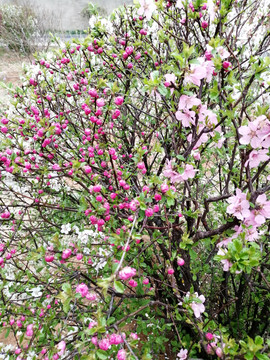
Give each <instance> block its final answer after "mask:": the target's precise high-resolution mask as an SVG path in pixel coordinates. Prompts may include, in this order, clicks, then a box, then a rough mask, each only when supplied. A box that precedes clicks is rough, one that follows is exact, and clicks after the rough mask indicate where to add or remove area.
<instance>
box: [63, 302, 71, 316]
mask: <svg viewBox="0 0 270 360" xmlns="http://www.w3.org/2000/svg"><path fill="white" fill-rule="evenodd" d="M70 302H71V298H68V299H66V300H65V301H64V302H63V310H64V312H65V313H66V314H67V313H68V312H69V309H70Z"/></svg>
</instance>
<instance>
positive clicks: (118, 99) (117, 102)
mask: <svg viewBox="0 0 270 360" xmlns="http://www.w3.org/2000/svg"><path fill="white" fill-rule="evenodd" d="M123 102H124V98H123V96H117V97H116V98H115V99H114V103H115V105H118V106H120V105H122V104H123Z"/></svg>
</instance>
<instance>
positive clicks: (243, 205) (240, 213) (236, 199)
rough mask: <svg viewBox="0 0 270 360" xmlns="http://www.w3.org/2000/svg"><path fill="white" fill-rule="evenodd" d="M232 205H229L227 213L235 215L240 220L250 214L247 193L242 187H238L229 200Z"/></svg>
mask: <svg viewBox="0 0 270 360" xmlns="http://www.w3.org/2000/svg"><path fill="white" fill-rule="evenodd" d="M227 201H228V202H229V203H230V205H229V206H228V207H227V213H228V214H232V215H234V216H235V217H236V218H237V219H239V220H244V219H246V218H248V217H249V216H250V210H249V202H248V200H247V196H246V194H244V193H242V192H241V190H240V189H236V195H234V196H231V197H230V198H229V199H228V200H227Z"/></svg>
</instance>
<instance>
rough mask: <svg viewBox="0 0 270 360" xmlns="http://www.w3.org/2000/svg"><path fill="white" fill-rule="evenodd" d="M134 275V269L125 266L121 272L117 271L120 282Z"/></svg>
mask: <svg viewBox="0 0 270 360" xmlns="http://www.w3.org/2000/svg"><path fill="white" fill-rule="evenodd" d="M135 275H136V269H134V268H132V267H130V266H126V267H124V268H123V269H122V270H121V271H119V278H120V279H121V280H128V279H130V278H132V277H133V276H135Z"/></svg>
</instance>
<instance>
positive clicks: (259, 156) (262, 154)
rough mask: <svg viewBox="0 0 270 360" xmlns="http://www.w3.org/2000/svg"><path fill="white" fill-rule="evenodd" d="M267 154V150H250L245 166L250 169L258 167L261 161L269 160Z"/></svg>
mask: <svg viewBox="0 0 270 360" xmlns="http://www.w3.org/2000/svg"><path fill="white" fill-rule="evenodd" d="M267 153H268V150H266V149H262V150H258V151H257V150H252V151H251V153H250V154H249V158H248V160H247V161H246V162H245V166H246V167H247V166H248V165H249V167H250V169H253V168H255V167H258V166H259V165H260V162H261V161H267V160H268V159H269V156H268V155H267Z"/></svg>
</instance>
